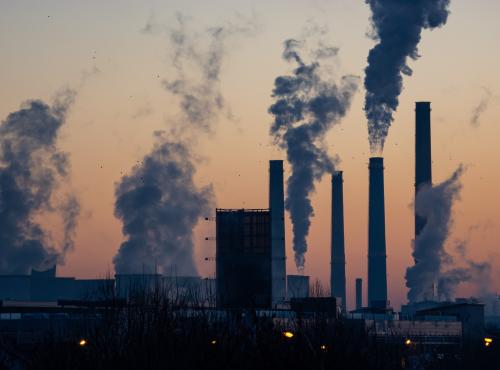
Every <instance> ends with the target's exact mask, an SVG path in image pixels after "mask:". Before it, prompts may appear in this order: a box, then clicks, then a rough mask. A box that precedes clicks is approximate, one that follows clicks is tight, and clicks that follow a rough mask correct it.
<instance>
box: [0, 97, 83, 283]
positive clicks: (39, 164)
mask: <svg viewBox="0 0 500 370" xmlns="http://www.w3.org/2000/svg"><path fill="white" fill-rule="evenodd" d="M75 96H76V92H75V91H74V90H70V89H66V90H63V91H61V92H60V93H59V94H57V96H56V98H55V100H54V102H53V104H52V105H51V106H49V105H48V104H46V103H44V102H43V101H40V100H31V101H26V102H25V103H23V104H22V105H21V108H20V109H19V110H18V111H16V112H13V113H11V114H9V115H8V116H7V118H6V119H5V120H4V121H3V122H2V124H1V125H0V272H2V273H7V274H26V273H29V272H30V270H31V269H33V268H34V269H41V268H48V267H51V266H52V265H54V264H56V263H58V264H62V263H64V258H65V256H66V254H67V253H68V252H69V251H70V250H72V249H73V247H74V242H73V237H74V234H75V230H76V226H77V219H78V215H79V212H80V205H79V202H78V199H77V198H76V196H75V195H74V194H71V193H70V194H66V195H64V194H63V195H61V193H63V192H62V191H60V190H61V187H62V186H63V185H64V184H65V183H68V181H69V167H70V162H69V156H68V154H67V153H65V152H62V151H60V150H59V149H58V147H57V139H58V134H59V131H60V129H61V127H62V126H63V124H64V123H65V120H66V116H67V113H68V109H69V108H70V106H71V105H72V103H73V101H74V99H75ZM56 191H57V192H58V194H56ZM52 212H59V214H60V215H61V219H62V221H63V229H64V230H63V240H62V245H61V246H60V247H59V248H58V247H57V246H56V245H55V242H54V241H53V240H52V238H51V236H50V232H48V231H47V230H46V229H45V228H44V227H43V226H42V225H41V224H40V223H39V222H37V218H41V217H43V216H44V215H47V214H48V213H52Z"/></svg>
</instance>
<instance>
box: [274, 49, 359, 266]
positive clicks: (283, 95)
mask: <svg viewBox="0 0 500 370" xmlns="http://www.w3.org/2000/svg"><path fill="white" fill-rule="evenodd" d="M301 46H303V42H301V41H297V40H294V39H290V40H287V41H285V43H284V52H283V58H284V59H285V60H286V61H288V62H294V63H296V64H297V67H296V68H295V69H294V70H293V74H292V75H290V76H280V77H278V78H276V80H275V82H274V90H273V98H274V99H275V102H274V104H273V105H272V106H271V107H270V108H269V112H270V113H271V114H272V115H273V116H274V122H273V123H272V126H271V130H270V133H271V135H272V136H273V137H274V140H275V142H276V143H277V144H278V145H279V146H280V147H281V148H283V149H285V150H286V151H287V159H288V162H289V163H290V165H291V169H292V174H291V176H290V178H289V179H288V181H287V198H286V208H287V209H288V210H289V212H290V216H291V219H292V223H293V234H294V236H293V248H294V251H295V264H296V265H297V268H298V269H299V270H301V269H303V267H304V262H305V258H304V254H305V252H306V251H307V241H306V237H307V235H308V234H309V226H310V219H311V217H312V216H313V208H312V205H311V200H310V198H309V196H310V194H311V193H312V192H314V190H315V186H314V182H315V181H319V180H320V179H321V178H322V176H323V175H324V174H325V173H333V171H334V167H335V162H336V159H335V158H332V157H330V155H329V154H328V152H327V149H326V146H325V143H324V138H325V135H326V134H327V132H328V130H329V129H330V128H331V127H332V126H333V125H334V124H336V123H338V122H339V121H340V119H341V118H343V117H344V116H345V114H346V113H347V111H348V109H349V107H350V105H351V100H352V97H353V95H354V93H355V92H356V90H357V87H358V78H357V77H355V76H344V77H342V79H341V81H340V84H337V83H336V82H334V81H331V80H327V79H325V78H323V76H322V70H321V66H320V63H319V59H322V58H329V57H333V56H335V55H336V54H337V49H335V48H323V49H321V50H316V51H314V52H313V53H312V55H313V56H314V57H316V58H317V60H316V61H314V62H312V63H310V64H306V63H305V62H304V60H303V59H302V57H301V55H300V52H299V49H300V47H301Z"/></svg>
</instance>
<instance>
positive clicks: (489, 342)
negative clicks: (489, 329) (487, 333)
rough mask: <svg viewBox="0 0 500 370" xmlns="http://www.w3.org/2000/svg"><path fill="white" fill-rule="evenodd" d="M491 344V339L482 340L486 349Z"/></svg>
mask: <svg viewBox="0 0 500 370" xmlns="http://www.w3.org/2000/svg"><path fill="white" fill-rule="evenodd" d="M492 343H493V339H491V338H484V345H485V346H486V347H489V346H491V344H492Z"/></svg>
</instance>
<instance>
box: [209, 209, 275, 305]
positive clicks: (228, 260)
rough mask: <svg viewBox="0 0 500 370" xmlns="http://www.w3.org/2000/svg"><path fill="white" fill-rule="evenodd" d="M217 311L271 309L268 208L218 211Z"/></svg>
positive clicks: (216, 218)
mask: <svg viewBox="0 0 500 370" xmlns="http://www.w3.org/2000/svg"><path fill="white" fill-rule="evenodd" d="M215 223H216V257H215V258H216V302H217V307H218V308H265V309H268V308H271V303H272V302H271V301H272V297H271V295H272V273H271V244H272V243H271V215H270V211H269V210H267V209H217V210H216V216H215Z"/></svg>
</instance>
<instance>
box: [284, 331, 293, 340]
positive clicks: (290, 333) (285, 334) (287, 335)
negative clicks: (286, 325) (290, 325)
mask: <svg viewBox="0 0 500 370" xmlns="http://www.w3.org/2000/svg"><path fill="white" fill-rule="evenodd" d="M283 336H284V337H285V338H287V339H292V338H293V337H294V336H295V334H293V333H292V332H291V331H288V330H287V331H284V332H283Z"/></svg>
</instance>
